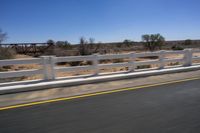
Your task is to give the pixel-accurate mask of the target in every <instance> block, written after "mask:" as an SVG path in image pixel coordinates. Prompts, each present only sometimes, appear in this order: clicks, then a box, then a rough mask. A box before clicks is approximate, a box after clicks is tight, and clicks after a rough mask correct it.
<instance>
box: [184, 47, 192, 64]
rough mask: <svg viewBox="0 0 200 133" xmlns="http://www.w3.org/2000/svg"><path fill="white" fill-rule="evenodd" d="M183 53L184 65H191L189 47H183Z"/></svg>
mask: <svg viewBox="0 0 200 133" xmlns="http://www.w3.org/2000/svg"><path fill="white" fill-rule="evenodd" d="M184 52H185V54H184V64H183V65H184V66H191V65H192V56H193V53H192V50H191V49H185V50H184Z"/></svg>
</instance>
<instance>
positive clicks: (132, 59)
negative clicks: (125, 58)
mask: <svg viewBox="0 0 200 133" xmlns="http://www.w3.org/2000/svg"><path fill="white" fill-rule="evenodd" d="M129 59H130V61H129V63H130V64H131V65H130V66H129V68H128V69H129V72H133V71H134V70H135V53H134V52H133V53H130V57H129Z"/></svg>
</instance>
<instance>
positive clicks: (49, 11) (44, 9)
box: [0, 0, 200, 43]
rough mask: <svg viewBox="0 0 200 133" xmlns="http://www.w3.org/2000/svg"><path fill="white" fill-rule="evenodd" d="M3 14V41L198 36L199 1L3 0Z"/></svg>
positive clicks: (0, 2)
mask: <svg viewBox="0 0 200 133" xmlns="http://www.w3.org/2000/svg"><path fill="white" fill-rule="evenodd" d="M0 14H1V16H0V28H1V29H2V30H3V31H5V32H7V33H8V37H9V38H8V40H7V41H6V42H5V43H10V42H13V43H14V42H46V41H47V40H48V39H53V40H56V41H57V40H63V41H64V40H68V41H69V42H71V43H77V42H78V41H79V38H80V37H81V36H84V37H85V38H89V37H92V38H95V40H96V41H97V42H98V41H101V42H110V41H111V42H114V41H123V40H124V39H131V40H134V41H140V40H141V35H142V34H146V33H160V34H162V35H163V36H164V37H165V38H166V40H180V39H200V0H0Z"/></svg>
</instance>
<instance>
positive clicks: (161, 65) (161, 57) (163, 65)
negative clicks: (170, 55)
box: [159, 50, 165, 69]
mask: <svg viewBox="0 0 200 133" xmlns="http://www.w3.org/2000/svg"><path fill="white" fill-rule="evenodd" d="M164 60H165V51H164V50H161V51H160V53H159V65H160V66H159V69H163V68H164V67H165V62H164Z"/></svg>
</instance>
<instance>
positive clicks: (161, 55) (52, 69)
mask: <svg viewBox="0 0 200 133" xmlns="http://www.w3.org/2000/svg"><path fill="white" fill-rule="evenodd" d="M194 53H200V50H191V49H186V50H182V51H157V52H144V53H129V54H110V55H98V54H94V55H89V56H68V57H55V56H42V57H40V58H30V59H12V60H0V67H1V66H8V65H17V64H40V65H41V66H42V68H41V69H31V70H19V71H5V72H0V78H1V79H3V78H10V77H21V76H31V75H36V74H42V75H43V79H44V80H53V79H56V73H57V72H70V71H81V70H93V72H94V75H97V74H99V73H100V71H99V70H100V69H105V68H113V67H128V71H130V72H134V70H135V69H136V67H137V66H141V65H152V64H158V65H159V67H158V69H164V68H165V66H166V65H165V64H166V63H170V62H181V63H183V66H191V65H193V63H192V61H194V60H200V57H196V56H194V55H193V54H194ZM171 54H182V55H183V58H176V59H168V58H165V56H166V55H171ZM152 56H157V57H158V59H154V60H147V61H136V58H143V57H152ZM123 58H128V59H129V61H128V62H123V63H110V64H100V63H99V61H101V60H111V59H123ZM74 61H91V62H92V65H87V66H71V67H59V66H56V64H57V63H59V62H74Z"/></svg>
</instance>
